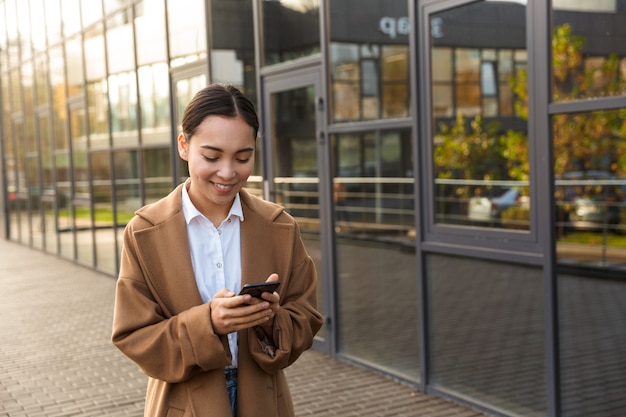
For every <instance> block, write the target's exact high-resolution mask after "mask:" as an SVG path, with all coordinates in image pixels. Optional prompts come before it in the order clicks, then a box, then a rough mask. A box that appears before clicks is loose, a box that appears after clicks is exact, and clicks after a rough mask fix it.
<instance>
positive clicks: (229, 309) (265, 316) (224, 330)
mask: <svg viewBox="0 0 626 417" xmlns="http://www.w3.org/2000/svg"><path fill="white" fill-rule="evenodd" d="M245 297H249V298H252V297H250V296H238V297H231V298H214V299H213V300H211V322H212V324H213V330H214V331H215V332H216V333H217V334H228V333H232V332H236V331H239V330H243V329H247V328H250V327H254V326H258V325H261V324H263V323H265V322H267V321H268V320H270V318H271V317H272V316H273V314H274V313H273V311H272V309H271V308H270V303H268V302H267V301H260V300H259V302H257V303H254V304H246V303H242V301H241V300H243V299H244V298H245ZM237 299H239V300H240V301H237Z"/></svg>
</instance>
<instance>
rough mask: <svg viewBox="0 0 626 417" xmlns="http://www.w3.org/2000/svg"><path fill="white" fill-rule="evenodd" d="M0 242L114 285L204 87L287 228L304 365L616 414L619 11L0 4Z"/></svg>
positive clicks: (469, 4) (620, 231)
mask: <svg viewBox="0 0 626 417" xmlns="http://www.w3.org/2000/svg"><path fill="white" fill-rule="evenodd" d="M0 78H1V84H0V95H1V97H2V113H1V114H0V117H1V120H0V126H1V130H0V132H1V136H0V138H1V140H0V146H1V148H0V151H1V154H2V159H1V160H0V167H1V170H0V172H1V176H2V177H1V178H2V188H1V189H2V193H0V202H1V203H2V208H3V211H2V216H1V217H2V229H3V231H4V236H5V238H6V239H10V240H12V241H15V242H19V243H21V244H24V245H28V246H31V247H33V248H35V249H38V250H41V251H45V252H48V253H51V254H55V255H57V256H59V257H62V258H66V259H68V260H69V261H73V262H77V263H80V264H83V265H85V266H87V267H91V268H94V269H97V270H99V271H102V272H105V273H107V274H110V275H112V276H115V275H116V272H117V269H118V262H119V260H118V256H119V252H120V244H121V239H120V237H121V233H122V231H123V228H124V225H125V224H126V222H127V221H128V219H129V218H130V217H131V216H132V215H133V211H134V210H135V209H137V208H139V207H140V206H142V205H143V204H146V203H149V202H151V201H154V200H156V199H158V198H159V197H161V196H163V195H164V194H165V193H167V192H168V191H169V190H171V189H172V187H173V186H174V185H176V184H178V183H179V182H180V181H181V180H183V179H184V178H185V175H186V169H185V166H184V164H183V161H182V160H180V159H179V158H178V155H177V152H176V147H175V137H176V132H177V126H178V124H179V119H180V116H181V112H182V109H183V108H184V106H185V104H186V102H187V101H188V100H189V99H190V97H191V96H192V94H193V93H194V92H195V91H196V90H198V89H199V88H200V87H202V86H204V85H206V84H207V83H208V82H223V83H231V84H235V85H236V86H238V87H240V88H241V89H242V90H243V91H244V92H245V93H246V94H247V95H248V96H249V97H251V98H252V99H253V100H254V101H255V102H256V103H257V106H258V109H259V111H260V115H261V118H262V125H263V137H262V138H261V139H260V141H259V145H258V157H257V161H258V166H257V167H256V170H255V175H254V176H253V177H252V178H251V180H250V183H249V187H250V189H252V190H254V191H255V192H256V193H258V194H259V195H261V196H263V197H264V198H266V199H270V200H273V201H277V202H279V203H281V204H283V205H285V206H286V207H287V209H288V210H289V211H290V212H291V213H292V214H294V215H295V216H296V217H297V218H298V219H299V221H300V223H301V225H302V229H303V232H304V238H305V243H306V245H307V247H308V249H309V251H310V253H311V255H312V256H313V257H314V259H315V261H316V263H317V266H318V273H319V282H320V286H319V298H320V302H321V309H322V311H323V313H324V314H325V316H326V318H327V321H326V323H325V325H324V327H323V329H322V330H321V331H320V333H319V335H318V337H317V340H316V345H315V348H316V349H320V350H323V351H326V352H329V353H331V354H333V355H336V356H338V357H340V358H342V359H344V360H348V361H352V362H354V363H355V364H359V365H361V366H366V367H370V368H372V369H374V370H377V371H380V372H383V373H385V374H387V375H389V376H390V377H393V378H397V379H400V380H402V381H404V382H406V383H408V384H412V385H415V386H416V387H418V388H419V389H421V390H423V391H428V392H431V393H434V394H436V395H441V396H445V397H448V398H451V399H453V400H455V401H458V402H462V403H466V404H470V405H472V406H474V407H477V408H480V409H483V410H486V411H488V412H491V413H494V414H497V415H503V416H550V417H555V416H566V417H578V416H581V417H582V416H585V417H588V416H618V415H619V416H621V415H623V414H624V410H626V402H625V401H624V395H623V392H624V390H625V389H626V367H625V366H624V358H626V307H625V306H626V303H625V302H624V300H626V280H625V277H626V269H625V268H624V267H625V265H626V237H625V235H626V199H625V196H626V0H552V1H548V0H528V1H525V0H508V1H507V0H479V1H469V0H328V1H323V0H282V1H280V0H273V1H272V0H265V1H261V0H206V1H205V0H184V1H182V0H177V1H173V0H102V1H100V0H24V1H22V0H20V1H17V0H0Z"/></svg>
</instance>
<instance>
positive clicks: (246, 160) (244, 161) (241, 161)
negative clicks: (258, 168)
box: [237, 158, 250, 164]
mask: <svg viewBox="0 0 626 417" xmlns="http://www.w3.org/2000/svg"><path fill="white" fill-rule="evenodd" d="M248 161H250V158H246V159H237V162H239V163H241V164H245V163H247V162H248Z"/></svg>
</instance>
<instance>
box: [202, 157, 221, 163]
mask: <svg viewBox="0 0 626 417" xmlns="http://www.w3.org/2000/svg"><path fill="white" fill-rule="evenodd" d="M204 159H206V160H207V161H209V162H215V161H217V159H218V158H212V157H209V156H205V157H204Z"/></svg>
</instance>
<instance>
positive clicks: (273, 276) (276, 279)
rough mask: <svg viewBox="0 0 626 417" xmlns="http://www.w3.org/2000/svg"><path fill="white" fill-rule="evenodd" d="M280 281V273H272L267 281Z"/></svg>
mask: <svg viewBox="0 0 626 417" xmlns="http://www.w3.org/2000/svg"><path fill="white" fill-rule="evenodd" d="M276 281H278V274H271V275H270V276H269V277H268V278H267V279H266V280H265V282H276Z"/></svg>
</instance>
